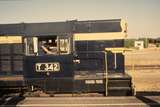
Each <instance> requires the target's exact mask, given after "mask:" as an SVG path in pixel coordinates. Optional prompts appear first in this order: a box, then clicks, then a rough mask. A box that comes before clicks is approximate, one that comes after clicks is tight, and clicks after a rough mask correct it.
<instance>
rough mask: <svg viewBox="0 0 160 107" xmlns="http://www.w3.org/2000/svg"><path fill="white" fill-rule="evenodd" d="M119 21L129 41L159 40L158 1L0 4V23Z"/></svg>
mask: <svg viewBox="0 0 160 107" xmlns="http://www.w3.org/2000/svg"><path fill="white" fill-rule="evenodd" d="M119 18H123V19H125V20H126V21H127V22H128V34H129V37H160V0H0V23H20V22H51V21H66V20H73V19H78V20H92V19H93V20H95V19H119Z"/></svg>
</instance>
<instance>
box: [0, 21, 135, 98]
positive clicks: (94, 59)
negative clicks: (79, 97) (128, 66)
mask: <svg viewBox="0 0 160 107" xmlns="http://www.w3.org/2000/svg"><path fill="white" fill-rule="evenodd" d="M126 37H127V23H126V22H125V21H124V20H122V19H113V20H88V21H77V20H72V21H66V22H47V23H19V24H1V25H0V78H1V79H0V84H1V85H0V88H4V87H5V88H12V87H14V88H15V87H19V88H23V87H26V88H27V90H31V91H34V90H43V91H44V92H46V93H52V94H53V93H92V92H96V93H104V94H105V95H106V96H108V95H133V92H134V88H133V85H132V78H131V77H130V76H129V75H128V74H126V73H125V67H124V51H125V48H124V39H125V38H126ZM13 77H14V78H13ZM4 78H5V79H4ZM7 78H8V79H7Z"/></svg>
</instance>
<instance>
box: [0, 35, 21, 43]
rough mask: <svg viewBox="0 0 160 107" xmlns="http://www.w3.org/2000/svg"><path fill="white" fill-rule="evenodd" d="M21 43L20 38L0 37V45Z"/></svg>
mask: <svg viewBox="0 0 160 107" xmlns="http://www.w3.org/2000/svg"><path fill="white" fill-rule="evenodd" d="M10 43H22V37H21V36H0V44H10Z"/></svg>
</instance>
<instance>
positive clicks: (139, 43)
mask: <svg viewBox="0 0 160 107" xmlns="http://www.w3.org/2000/svg"><path fill="white" fill-rule="evenodd" d="M134 47H135V48H138V49H143V48H144V41H142V40H136V41H135V42H134Z"/></svg>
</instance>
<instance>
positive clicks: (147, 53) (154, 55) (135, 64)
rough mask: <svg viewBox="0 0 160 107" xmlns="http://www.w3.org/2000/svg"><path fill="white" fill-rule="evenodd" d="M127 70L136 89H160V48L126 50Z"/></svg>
mask: <svg viewBox="0 0 160 107" xmlns="http://www.w3.org/2000/svg"><path fill="white" fill-rule="evenodd" d="M125 55H126V59H125V65H126V72H127V73H128V74H130V75H131V76H132V77H133V83H134V85H135V87H136V91H160V48H148V49H142V50H133V51H130V52H126V53H125Z"/></svg>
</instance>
